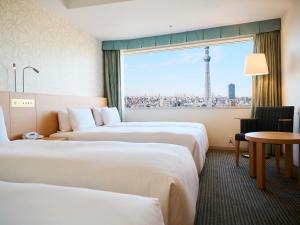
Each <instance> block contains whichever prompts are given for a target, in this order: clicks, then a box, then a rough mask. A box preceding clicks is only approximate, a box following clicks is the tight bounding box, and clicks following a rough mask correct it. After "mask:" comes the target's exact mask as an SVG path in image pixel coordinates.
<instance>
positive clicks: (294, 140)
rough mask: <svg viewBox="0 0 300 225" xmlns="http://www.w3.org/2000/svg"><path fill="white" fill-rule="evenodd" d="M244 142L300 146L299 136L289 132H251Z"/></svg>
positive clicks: (247, 134)
mask: <svg viewBox="0 0 300 225" xmlns="http://www.w3.org/2000/svg"><path fill="white" fill-rule="evenodd" d="M245 138H246V140H248V141H253V142H261V143H265V144H300V134H298V133H289V132H269V131H268V132H267V131H265V132H251V133H246V135H245Z"/></svg>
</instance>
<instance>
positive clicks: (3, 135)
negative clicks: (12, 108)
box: [0, 106, 9, 142]
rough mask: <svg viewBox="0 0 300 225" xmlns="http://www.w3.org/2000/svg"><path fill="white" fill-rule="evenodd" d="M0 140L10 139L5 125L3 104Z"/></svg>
mask: <svg viewBox="0 0 300 225" xmlns="http://www.w3.org/2000/svg"><path fill="white" fill-rule="evenodd" d="M0 142H9V139H8V137H7V131H6V126H5V120H4V114H3V110H2V107H1V106H0Z"/></svg>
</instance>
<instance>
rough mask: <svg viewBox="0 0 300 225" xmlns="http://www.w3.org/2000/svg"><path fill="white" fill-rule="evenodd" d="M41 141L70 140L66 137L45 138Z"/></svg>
mask: <svg viewBox="0 0 300 225" xmlns="http://www.w3.org/2000/svg"><path fill="white" fill-rule="evenodd" d="M41 140H44V141H67V140H68V138H66V137H44V138H42V139H41Z"/></svg>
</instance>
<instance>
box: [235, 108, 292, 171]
mask: <svg viewBox="0 0 300 225" xmlns="http://www.w3.org/2000/svg"><path fill="white" fill-rule="evenodd" d="M293 124H294V106H282V107H257V108H256V111H255V117H254V118H249V119H240V133H237V134H236V135H235V151H236V160H235V161H236V166H239V157H240V142H241V141H247V140H246V139H245V134H246V133H248V132H257V131H282V132H293ZM277 148H280V147H278V146H277ZM276 151H278V150H276ZM279 151H280V149H279Z"/></svg>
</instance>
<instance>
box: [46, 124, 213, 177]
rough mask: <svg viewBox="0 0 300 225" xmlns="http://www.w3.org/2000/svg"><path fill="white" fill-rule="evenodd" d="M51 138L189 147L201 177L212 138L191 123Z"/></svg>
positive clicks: (117, 127)
mask: <svg viewBox="0 0 300 225" xmlns="http://www.w3.org/2000/svg"><path fill="white" fill-rule="evenodd" d="M51 137H65V138H68V139H69V140H73V141H125V142H143V143H149V142H150V143H169V144H176V145H182V146H185V147H187V148H188V149H189V150H190V151H191V153H192V156H193V158H194V161H195V164H196V167H197V170H198V173H199V174H200V172H201V170H202V168H203V166H204V162H205V157H206V152H207V150H208V137H207V133H206V129H205V126H204V125H203V124H201V123H187V122H121V123H115V124H112V125H104V126H98V127H96V128H91V129H85V130H81V131H76V132H58V133H55V134H52V135H51Z"/></svg>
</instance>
